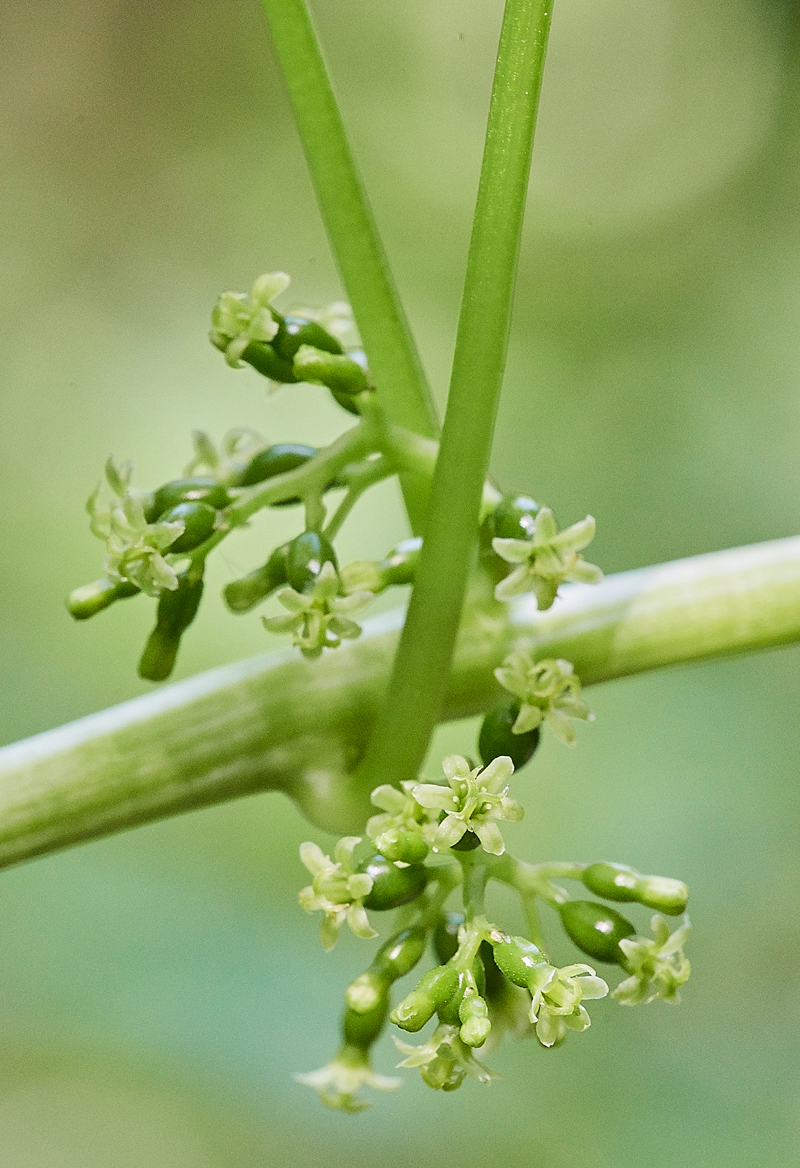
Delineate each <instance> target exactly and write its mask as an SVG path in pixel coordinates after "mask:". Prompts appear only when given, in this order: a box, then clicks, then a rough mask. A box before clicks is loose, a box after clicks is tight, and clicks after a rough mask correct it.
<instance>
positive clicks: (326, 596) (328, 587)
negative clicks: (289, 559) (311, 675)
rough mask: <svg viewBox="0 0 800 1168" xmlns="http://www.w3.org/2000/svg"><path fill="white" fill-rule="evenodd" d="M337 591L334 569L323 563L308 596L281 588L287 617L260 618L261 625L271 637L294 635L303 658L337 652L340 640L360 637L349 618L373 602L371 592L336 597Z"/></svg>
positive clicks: (338, 585) (355, 626) (357, 629)
mask: <svg viewBox="0 0 800 1168" xmlns="http://www.w3.org/2000/svg"><path fill="white" fill-rule="evenodd" d="M340 587H341V583H340V580H339V576H338V574H337V572H336V569H335V568H334V566H333V564H331V563H330V562H326V563H324V564H323V565H322V571H321V572H320V574H319V576H318V577H317V579H316V582H315V584H314V586H313V588H312V589H311V591H310V592H296V591H295V590H294V588H284V589H282V591H280V592H279V593H278V600H279V601H280V603H281V604H282V605H283V607H284V608H287V609H288V610H289V615H288V616H272V617H262V618H261V623H262V624H263V626H264V628H265V629H266V630H267V631H268V632H270V633H293V634H294V636H293V644H295V645H297V646H299V648H300V652H301V653H302V654H303V656H304V657H319V655H320V654H321V653H322V650H323V649H336V648H337V647H338V646H339V645H341V643H342V639H343V638H344V639H345V640H348V641H353V640H355V639H356V637H360V636H361V625H359V624H356V622H355V621H353V620H350V617H351V616H352V614H353V613H356V612H361V611H362V609H364V608H366V607H367V605H368V604H369V603H370V601H371V600H372V599H373V595H372V593H371V592H351V593H350V595H349V596H339V595H338V593H339V589H340Z"/></svg>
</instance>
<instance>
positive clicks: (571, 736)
mask: <svg viewBox="0 0 800 1168" xmlns="http://www.w3.org/2000/svg"><path fill="white" fill-rule="evenodd" d="M544 716H545V718H546V719H547V721H548V723H549V724H550V726H551V727H552V730H553V733H554V734H555V736H556V738H558V740H559V741H560V742H563V743H564V745H565V746H574V745H575V741H576V739H575V730H574V729H573V726H572V723H571V722H570V720H569V718H568V717H567V715H566V714H564V713H562V711H561V710H554V709H553V708H552V707H551V708H550V709H549V710H545V712H544Z"/></svg>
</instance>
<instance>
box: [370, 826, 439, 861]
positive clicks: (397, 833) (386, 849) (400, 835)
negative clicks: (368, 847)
mask: <svg viewBox="0 0 800 1168" xmlns="http://www.w3.org/2000/svg"><path fill="white" fill-rule="evenodd" d="M375 847H376V848H377V849H378V851H379V852H380V853H381V855H382V856H385V857H386V859H387V860H393V861H395V862H396V861H398V860H399V861H400V862H401V863H403V864H421V863H422V861H423V860H424V859H425V858H426V856H427V855H428V851H429V848H428V845H427V844H426V843H425V840H424V839H423V837H422V836H421V835H420V834H419V832H416V831H404V830H403V828H402V827H390V828H389V829H388V831H384V832H382V833H381V834H380V835H379V836H376V837H375Z"/></svg>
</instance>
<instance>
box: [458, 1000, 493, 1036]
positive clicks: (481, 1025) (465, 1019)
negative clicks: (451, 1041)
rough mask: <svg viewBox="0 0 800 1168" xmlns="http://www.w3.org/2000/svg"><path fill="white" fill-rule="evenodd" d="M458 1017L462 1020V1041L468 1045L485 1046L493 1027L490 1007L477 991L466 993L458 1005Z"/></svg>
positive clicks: (460, 1032)
mask: <svg viewBox="0 0 800 1168" xmlns="http://www.w3.org/2000/svg"><path fill="white" fill-rule="evenodd" d="M458 1017H459V1019H460V1021H461V1030H460V1031H459V1034H460V1037H461V1041H462V1042H465V1043H466V1044H467V1046H483V1044H484V1042H485V1041H486V1039H487V1038H488V1037H489V1031H490V1030H491V1029H492V1024H491V1022H490V1021H489V1007H488V1006H487V1004H486V1002H485V1001H484V999H483V998H482V997H480V996H479V995H478V994H477V993H476V992H473V993H465V994H464V997H463V998H462V999H461V1005H460V1006H459V1007H458Z"/></svg>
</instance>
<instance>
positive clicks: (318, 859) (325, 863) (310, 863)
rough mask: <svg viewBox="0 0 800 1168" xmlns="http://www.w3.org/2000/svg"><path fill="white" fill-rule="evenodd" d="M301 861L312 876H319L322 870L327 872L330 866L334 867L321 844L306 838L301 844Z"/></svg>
mask: <svg viewBox="0 0 800 1168" xmlns="http://www.w3.org/2000/svg"><path fill="white" fill-rule="evenodd" d="M300 863H301V864H302V865H303V867H304V868H307V869H308V871H309V872H310V873H311V875H312V876H318V875H319V873H320V872H325V871H327V869H328V868H332V867H333V865H332V864H331V862H330V860H329V859H328V857H327V856H326V855H325V853H324V852H323V850H322V848H321V847H320V846H319V844H315V843H312V842H311V841H310V840H306V842H305V843H303V844H301V845H300Z"/></svg>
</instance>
